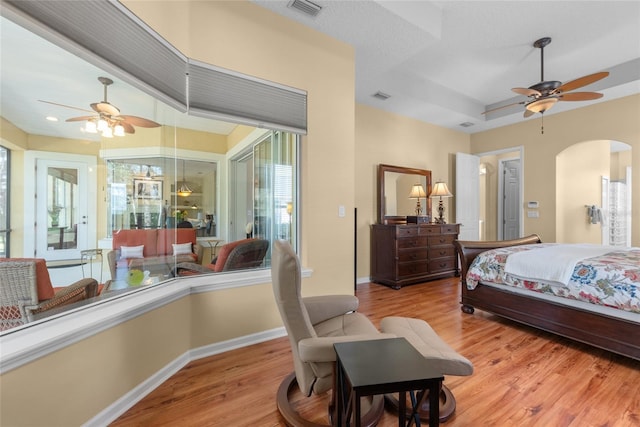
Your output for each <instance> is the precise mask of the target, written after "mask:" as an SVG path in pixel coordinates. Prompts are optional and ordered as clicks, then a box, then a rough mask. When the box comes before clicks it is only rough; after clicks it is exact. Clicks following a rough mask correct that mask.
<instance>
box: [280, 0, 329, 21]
mask: <svg viewBox="0 0 640 427" xmlns="http://www.w3.org/2000/svg"><path fill="white" fill-rule="evenodd" d="M287 7H289V8H291V9H296V10H298V11H300V12H302V13H304V14H306V15H309V16H312V17H316V16H318V13H320V11H321V10H322V6H319V5H317V4H315V3H313V2H310V1H309V0H291V1H290V2H289V4H288V5H287Z"/></svg>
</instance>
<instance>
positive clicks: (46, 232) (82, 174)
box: [36, 159, 96, 260]
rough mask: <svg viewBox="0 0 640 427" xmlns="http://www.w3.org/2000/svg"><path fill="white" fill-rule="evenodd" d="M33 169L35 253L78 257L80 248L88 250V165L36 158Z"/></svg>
mask: <svg viewBox="0 0 640 427" xmlns="http://www.w3.org/2000/svg"><path fill="white" fill-rule="evenodd" d="M36 171H37V172H36V181H37V187H36V235H37V239H36V256H37V257H38V258H45V259H47V260H68V259H79V258H80V251H82V250H85V249H89V242H88V237H89V236H88V224H89V220H90V218H89V210H88V200H87V197H86V194H87V192H88V191H89V189H88V188H87V181H88V179H87V171H88V166H87V165H86V163H82V162H72V161H59V160H48V159H38V162H37V169H36ZM94 191H95V190H94V189H92V192H94ZM95 220H96V218H95V214H94V215H93V218H91V221H95Z"/></svg>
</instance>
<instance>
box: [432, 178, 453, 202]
mask: <svg viewBox="0 0 640 427" xmlns="http://www.w3.org/2000/svg"><path fill="white" fill-rule="evenodd" d="M429 197H430V198H433V197H453V194H451V192H450V191H449V189H448V188H447V184H445V183H444V182H436V183H435V185H434V186H433V189H432V190H431V194H429Z"/></svg>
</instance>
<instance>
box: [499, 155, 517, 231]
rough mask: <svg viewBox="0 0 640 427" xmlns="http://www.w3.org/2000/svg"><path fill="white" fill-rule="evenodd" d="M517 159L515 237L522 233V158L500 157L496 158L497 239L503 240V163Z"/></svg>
mask: <svg viewBox="0 0 640 427" xmlns="http://www.w3.org/2000/svg"><path fill="white" fill-rule="evenodd" d="M515 160H517V161H518V162H519V163H520V165H519V168H518V169H519V173H518V206H519V210H518V217H519V219H518V236H517V237H522V233H523V228H522V219H523V215H522V213H523V209H522V206H523V198H522V185H521V184H522V159H521V158H518V157H508V158H507V157H505V158H504V159H500V160H498V199H497V200H498V212H497V214H498V224H497V225H498V227H497V231H498V240H503V239H504V226H505V222H504V206H505V204H504V201H505V196H506V194H505V191H504V179H505V174H504V172H505V167H504V165H505V163H507V162H512V161H515Z"/></svg>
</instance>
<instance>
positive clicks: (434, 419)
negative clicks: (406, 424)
mask: <svg viewBox="0 0 640 427" xmlns="http://www.w3.org/2000/svg"><path fill="white" fill-rule="evenodd" d="M441 385H442V382H441V381H432V382H431V384H430V385H429V427H438V426H439V425H440V386H441Z"/></svg>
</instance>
